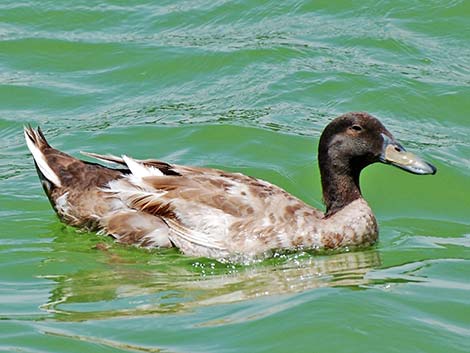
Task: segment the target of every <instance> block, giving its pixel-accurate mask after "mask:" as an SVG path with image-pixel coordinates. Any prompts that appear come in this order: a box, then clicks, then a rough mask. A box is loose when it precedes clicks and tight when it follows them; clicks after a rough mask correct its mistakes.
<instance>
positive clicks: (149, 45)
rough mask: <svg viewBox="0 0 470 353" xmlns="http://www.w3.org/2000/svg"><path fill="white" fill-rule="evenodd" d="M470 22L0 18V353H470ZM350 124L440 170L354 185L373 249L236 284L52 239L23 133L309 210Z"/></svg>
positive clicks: (162, 261)
mask: <svg viewBox="0 0 470 353" xmlns="http://www.w3.org/2000/svg"><path fill="white" fill-rule="evenodd" d="M469 18H470V2H469V1H455V0H454V1H451V0H445V1H417V0H408V1H388V2H387V1H361V2H359V1H356V2H351V1H312V2H307V1H305V2H301V1H282V2H281V1H248V0H242V1H236V2H235V1H216V0H195V1H193V0H191V1H190V0H186V1H177V2H176V1H154V2H153V1H124V0H103V1H97V0H95V1H92V0H87V1H84V0H83V1H59V0H57V1H52V0H48V1H45V0H44V1H39V0H30V1H22V2H18V1H12V0H2V1H1V2H0V188H1V194H0V216H1V231H0V233H1V235H0V319H1V320H0V351H2V352H371V353H373V352H374V353H375V352H407V353H408V352H426V353H427V352H439V353H441V352H469V351H470V249H469V248H470V116H469V112H470V42H469V38H470V22H469ZM356 110H361V111H368V112H370V113H372V114H374V115H375V116H377V117H379V118H380V119H381V120H382V121H383V122H384V123H385V125H386V126H387V127H388V128H389V129H390V130H391V131H392V132H393V133H394V134H395V136H396V137H397V138H398V139H399V140H400V141H401V142H402V143H403V144H404V145H405V146H407V147H409V149H411V150H413V151H415V152H418V153H419V154H421V155H423V156H424V157H426V158H427V159H428V160H430V161H431V162H433V163H434V164H435V165H436V166H437V167H438V174H437V175H435V176H432V177H429V176H425V177H419V176H414V175H411V174H407V173H404V172H402V171H400V170H398V169H394V168H392V167H388V166H384V165H374V166H372V167H370V168H368V169H367V170H366V171H365V172H364V174H363V175H362V188H363V192H364V195H365V197H366V199H367V200H368V201H369V203H370V205H371V206H372V208H373V210H374V211H375V213H376V216H377V218H378V221H379V224H380V231H381V233H380V242H379V243H378V244H377V246H375V247H373V248H371V249H367V250H364V251H357V252H351V253H343V254H332V255H329V256H325V255H323V256H314V255H312V254H305V253H297V254H290V255H284V256H280V257H276V258H273V259H269V260H266V261H264V262H262V263H258V264H253V265H250V266H234V265H227V264H220V263H216V262H213V261H211V260H207V259H195V258H190V257H185V256H182V255H180V254H179V253H178V252H177V251H176V250H166V251H151V252H149V251H145V250H141V249H137V248H133V247H125V246H122V245H117V244H114V243H113V242H112V241H111V240H109V239H107V238H104V237H100V236H98V235H95V234H84V233H79V232H77V231H75V230H74V229H72V228H68V227H66V226H64V225H62V224H61V223H60V222H59V221H58V220H57V218H56V217H55V216H54V214H53V212H52V209H51V207H50V206H49V204H48V201H47V199H46V197H45V196H44V194H43V191H42V189H41V187H40V184H39V181H38V178H37V176H36V172H35V170H34V166H33V163H32V160H31V157H30V156H29V154H28V152H27V149H26V147H25V145H24V141H23V137H22V131H21V130H22V126H23V124H26V123H32V124H34V125H41V126H42V127H43V129H44V130H45V133H46V135H47V136H48V137H49V139H50V141H51V142H52V143H53V144H54V146H56V147H58V148H60V149H63V150H65V151H68V152H70V153H73V154H78V152H79V151H80V150H85V151H94V152H98V153H114V154H121V153H126V154H128V155H131V156H135V157H141V158H148V157H158V158H161V159H164V160H167V161H170V162H176V163H180V164H190V165H200V166H214V167H218V168H222V169H227V170H232V171H241V172H244V173H246V174H249V175H253V176H257V177H261V178H264V179H266V180H269V181H271V182H273V183H275V184H278V185H280V186H282V187H284V188H285V189H287V190H288V191H289V192H291V193H293V194H294V195H296V196H298V197H300V198H302V199H303V200H305V201H307V202H309V203H311V204H312V205H315V206H317V207H322V206H321V190H320V184H319V175H318V174H319V173H318V169H317V166H316V148H317V144H318V139H319V135H320V132H321V130H322V128H323V127H324V126H325V125H326V124H327V123H328V121H329V120H330V119H331V118H333V117H335V116H337V115H339V114H341V113H344V112H347V111H356ZM98 243H105V245H106V246H107V247H108V248H107V249H106V246H102V245H101V246H99V247H98V248H96V245H97V244H98Z"/></svg>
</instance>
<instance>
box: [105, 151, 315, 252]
mask: <svg viewBox="0 0 470 353" xmlns="http://www.w3.org/2000/svg"><path fill="white" fill-rule="evenodd" d="M121 159H122V161H123V162H124V163H125V164H126V166H127V167H128V168H129V170H130V172H131V173H130V174H128V175H126V176H124V177H123V178H121V179H117V180H113V181H111V182H110V183H109V184H108V189H106V190H104V191H107V192H109V193H112V194H113V197H117V198H119V199H121V200H122V201H123V202H124V203H125V204H126V205H127V206H128V207H130V208H132V209H135V210H138V211H141V212H146V213H149V214H151V215H154V216H158V217H160V218H161V219H162V220H163V221H164V222H165V223H166V224H167V225H168V227H169V229H170V234H169V237H170V240H171V242H172V243H173V244H174V245H175V246H177V247H178V248H180V249H181V250H182V251H183V252H184V253H186V254H193V255H198V256H207V257H216V258H221V257H225V256H227V255H229V254H233V253H245V254H250V253H251V252H252V253H253V254H254V253H259V252H260V251H263V250H264V249H269V248H276V247H279V248H280V247H286V246H288V245H289V244H284V243H283V242H285V241H287V240H288V238H286V237H285V235H284V236H282V235H283V234H282V233H283V232H284V233H285V232H287V231H288V229H287V228H288V227H287V226H288V225H289V224H291V223H292V221H293V220H292V216H293V214H294V213H295V212H296V211H298V210H302V209H304V210H305V211H306V212H307V211H308V212H310V213H311V214H314V213H315V211H316V210H314V209H312V208H311V207H309V206H307V205H305V204H304V203H303V202H302V201H300V200H298V199H297V198H295V197H293V196H291V195H289V194H288V193H287V192H285V191H284V190H282V189H281V188H279V187H277V186H274V185H272V184H270V183H268V182H265V181H263V180H260V179H256V178H252V177H248V176H246V175H243V174H239V173H227V172H223V171H220V170H217V169H208V168H195V167H186V166H179V165H170V164H166V163H165V165H166V166H168V167H166V166H165V170H167V169H168V170H171V171H172V172H173V174H165V170H161V169H159V167H158V166H157V165H156V164H155V163H152V162H149V161H137V160H134V159H132V158H129V157H126V156H123V157H121ZM156 162H158V161H156ZM317 212H318V213H319V214H320V212H319V211H317ZM294 223H295V222H294Z"/></svg>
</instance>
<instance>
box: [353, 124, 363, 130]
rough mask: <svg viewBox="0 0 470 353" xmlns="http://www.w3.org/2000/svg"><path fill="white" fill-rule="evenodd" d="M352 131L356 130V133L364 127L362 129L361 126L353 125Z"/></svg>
mask: <svg viewBox="0 0 470 353" xmlns="http://www.w3.org/2000/svg"><path fill="white" fill-rule="evenodd" d="M351 129H353V130H356V131H361V130H362V127H360V126H359V125H353V126H351Z"/></svg>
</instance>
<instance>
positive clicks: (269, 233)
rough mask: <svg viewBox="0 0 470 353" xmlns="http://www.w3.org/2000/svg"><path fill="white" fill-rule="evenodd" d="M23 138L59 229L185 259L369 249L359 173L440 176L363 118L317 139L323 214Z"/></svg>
mask: <svg viewBox="0 0 470 353" xmlns="http://www.w3.org/2000/svg"><path fill="white" fill-rule="evenodd" d="M24 136H25V139H26V145H27V147H28V148H29V151H30V152H31V154H32V156H33V160H34V163H35V166H36V170H37V173H38V176H39V179H40V181H41V184H42V186H43V189H44V191H45V193H46V195H47V197H48V199H49V201H50V203H51V205H52V207H53V209H54V210H55V212H56V214H57V216H58V217H59V219H60V220H61V221H62V222H64V223H66V224H68V225H71V226H73V227H77V228H80V229H83V230H86V231H92V232H98V233H100V234H106V235H109V236H111V237H113V238H114V239H115V240H116V241H118V242H120V243H124V244H132V245H136V246H139V247H144V248H171V247H176V248H178V249H179V250H180V252H182V253H183V254H185V255H189V256H195V257H206V258H211V259H217V260H224V259H238V258H243V259H246V258H256V257H260V256H263V255H264V256H271V255H272V254H274V253H275V252H276V251H291V250H292V251H298V250H319V251H321V250H330V249H332V250H341V249H350V248H357V247H367V246H371V245H373V244H374V243H376V241H377V239H378V232H379V231H378V224H377V220H376V218H375V216H374V214H373V212H372V210H371V208H370V207H369V205H368V203H367V202H366V200H365V199H364V198H363V196H362V193H361V188H360V183H359V179H360V174H361V171H362V170H363V169H364V168H366V167H367V166H369V165H371V164H373V163H384V164H389V165H392V166H395V167H398V168H400V169H402V170H404V171H407V172H410V173H413V174H419V175H428V174H430V175H433V174H435V173H436V167H434V166H433V165H432V164H431V163H429V162H426V161H425V160H423V159H422V158H420V157H418V156H417V155H415V154H413V153H411V152H409V151H407V150H406V149H405V148H404V147H403V146H402V145H401V144H400V143H399V142H397V140H396V139H395V138H394V137H393V135H392V134H391V133H390V132H389V131H388V130H387V129H386V128H385V126H384V125H383V124H382V123H381V122H380V121H379V120H378V119H377V118H375V117H373V116H372V115H370V114H368V113H366V112H349V113H346V114H343V115H341V116H339V117H337V118H335V119H333V120H332V121H331V122H329V124H328V125H327V126H326V127H325V128H324V130H323V132H322V134H321V137H320V141H319V147H318V165H319V170H320V176H321V186H322V193H323V202H324V204H325V211H324V212H323V211H321V210H319V209H316V208H314V207H312V206H310V205H308V204H306V203H305V202H303V201H302V200H300V199H298V198H297V197H295V196H293V195H291V194H289V193H288V192H287V191H285V190H283V189H282V188H280V187H278V186H276V185H274V184H271V183H270V182H268V181H265V180H262V179H258V178H255V177H251V176H247V175H244V174H241V173H236V172H226V171H223V170H219V169H212V168H205V167H197V166H185V165H178V164H172V163H167V162H164V161H160V160H158V159H145V160H139V159H135V158H132V157H129V156H127V155H122V156H120V157H119V156H115V155H110V154H97V153H91V152H81V153H82V154H84V155H86V156H87V157H91V158H94V159H95V160H97V161H99V162H105V163H106V164H108V165H112V166H107V165H103V164H102V163H98V162H96V163H95V162H89V161H86V160H81V159H78V158H75V157H73V156H71V155H68V154H66V153H64V152H62V151H59V150H57V149H55V148H53V147H52V146H51V145H50V144H49V143H48V142H47V140H46V138H45V136H44V134H43V132H42V130H41V128H40V127H38V128H37V129H34V128H32V127H31V126H25V127H24Z"/></svg>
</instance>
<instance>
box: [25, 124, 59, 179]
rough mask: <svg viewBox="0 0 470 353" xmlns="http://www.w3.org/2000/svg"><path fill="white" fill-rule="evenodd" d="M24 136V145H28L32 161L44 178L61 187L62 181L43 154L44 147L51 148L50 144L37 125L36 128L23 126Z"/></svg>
mask: <svg viewBox="0 0 470 353" xmlns="http://www.w3.org/2000/svg"><path fill="white" fill-rule="evenodd" d="M24 137H25V139H26V145H27V146H28V148H29V151H30V152H31V154H32V155H33V158H34V161H35V162H36V166H37V167H38V169H39V171H40V172H41V173H42V175H43V176H44V178H46V179H47V180H48V181H49V182H51V183H52V184H54V185H55V186H57V187H61V186H62V183H61V182H60V179H59V177H58V176H57V174H56V173H55V172H54V170H53V169H52V168H51V167H50V166H49V164H48V162H47V158H46V157H45V155H44V150H45V149H46V148H51V146H50V145H49V143H48V142H47V140H46V138H45V137H44V134H43V133H42V131H41V129H40V128H39V127H38V129H37V130H34V129H33V128H32V127H31V126H30V125H29V126H25V127H24Z"/></svg>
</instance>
